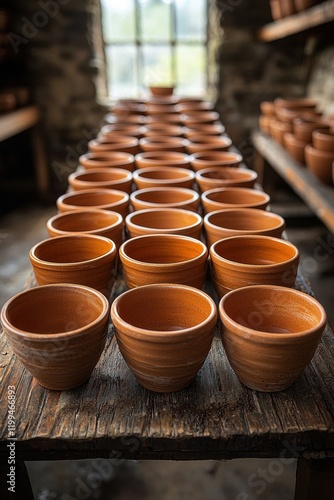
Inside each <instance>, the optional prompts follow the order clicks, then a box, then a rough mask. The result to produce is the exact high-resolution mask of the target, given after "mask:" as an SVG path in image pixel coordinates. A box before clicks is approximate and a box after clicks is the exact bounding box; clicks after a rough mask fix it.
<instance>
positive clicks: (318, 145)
mask: <svg viewBox="0 0 334 500" xmlns="http://www.w3.org/2000/svg"><path fill="white" fill-rule="evenodd" d="M312 142H313V146H314V148H315V149H319V150H321V151H334V132H330V131H327V130H317V129H316V130H313V132H312Z"/></svg>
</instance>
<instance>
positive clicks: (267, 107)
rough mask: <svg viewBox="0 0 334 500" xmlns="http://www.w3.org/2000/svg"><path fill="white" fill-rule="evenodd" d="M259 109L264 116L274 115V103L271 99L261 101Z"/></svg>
mask: <svg viewBox="0 0 334 500" xmlns="http://www.w3.org/2000/svg"><path fill="white" fill-rule="evenodd" d="M260 109H261V113H262V114H263V115H264V116H275V104H274V103H273V102H271V101H262V102H261V103H260Z"/></svg>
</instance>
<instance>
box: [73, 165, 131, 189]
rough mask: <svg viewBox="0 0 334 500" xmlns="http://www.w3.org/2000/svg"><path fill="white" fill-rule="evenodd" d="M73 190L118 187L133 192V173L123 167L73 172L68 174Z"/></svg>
mask: <svg viewBox="0 0 334 500" xmlns="http://www.w3.org/2000/svg"><path fill="white" fill-rule="evenodd" d="M68 183H69V185H70V186H71V188H72V189H73V191H82V190H83V189H118V190H119V191H125V192H126V193H129V194H130V192H131V187H132V173H131V172H129V171H128V170H123V169H121V168H110V169H92V170H89V171H88V172H80V171H79V172H73V174H70V175H69V176H68Z"/></svg>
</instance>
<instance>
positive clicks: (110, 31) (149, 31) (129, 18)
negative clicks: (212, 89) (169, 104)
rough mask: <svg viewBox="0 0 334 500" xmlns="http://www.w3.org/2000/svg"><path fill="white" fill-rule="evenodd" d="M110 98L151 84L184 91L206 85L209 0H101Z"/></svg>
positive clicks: (192, 91)
mask: <svg viewBox="0 0 334 500" xmlns="http://www.w3.org/2000/svg"><path fill="white" fill-rule="evenodd" d="M101 6H102V25H103V36H104V43H105V56H106V63H107V79H108V91H109V95H110V97H111V98H112V99H119V98H121V97H136V96H139V95H141V94H143V93H144V92H145V91H146V89H147V86H149V85H154V84H156V85H159V84H160V85H171V84H173V85H174V86H175V88H176V92H177V93H181V94H184V95H187V94H190V95H194V94H204V93H205V92H206V87H207V0H119V1H118V0H101Z"/></svg>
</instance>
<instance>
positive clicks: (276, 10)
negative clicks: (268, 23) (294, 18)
mask: <svg viewBox="0 0 334 500" xmlns="http://www.w3.org/2000/svg"><path fill="white" fill-rule="evenodd" d="M269 1H270V10H271V16H272V18H273V20H274V21H278V20H279V19H282V17H283V14H282V10H281V1H280V0H269Z"/></svg>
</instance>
